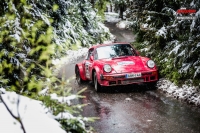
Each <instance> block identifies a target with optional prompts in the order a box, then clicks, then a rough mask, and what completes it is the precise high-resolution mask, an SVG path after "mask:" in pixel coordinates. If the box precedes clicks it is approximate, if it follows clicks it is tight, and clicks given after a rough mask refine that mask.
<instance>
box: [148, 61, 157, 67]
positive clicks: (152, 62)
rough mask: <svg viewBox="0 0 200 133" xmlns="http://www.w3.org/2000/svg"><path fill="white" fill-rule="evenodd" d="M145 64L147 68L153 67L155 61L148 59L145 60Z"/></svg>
mask: <svg viewBox="0 0 200 133" xmlns="http://www.w3.org/2000/svg"><path fill="white" fill-rule="evenodd" d="M147 66H148V67H149V68H154V67H155V62H154V61H152V60H148V61H147Z"/></svg>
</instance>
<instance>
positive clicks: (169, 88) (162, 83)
mask: <svg viewBox="0 0 200 133" xmlns="http://www.w3.org/2000/svg"><path fill="white" fill-rule="evenodd" d="M157 86H158V89H159V90H161V91H163V92H164V93H166V94H167V96H170V97H174V98H176V99H178V100H181V101H185V102H187V103H190V104H194V105H196V106H200V91H199V87H195V86H192V85H186V84H184V85H182V86H181V87H178V86H176V85H175V84H174V83H172V82H170V81H169V80H167V79H160V80H159V81H158V84H157Z"/></svg>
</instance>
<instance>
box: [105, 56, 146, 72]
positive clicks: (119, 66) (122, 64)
mask: <svg viewBox="0 0 200 133" xmlns="http://www.w3.org/2000/svg"><path fill="white" fill-rule="evenodd" d="M102 61H103V62H104V64H109V65H111V67H112V68H113V69H114V71H115V72H116V73H129V72H141V71H144V70H146V67H145V66H144V63H143V61H142V59H141V57H140V56H124V57H117V58H112V59H106V60H102Z"/></svg>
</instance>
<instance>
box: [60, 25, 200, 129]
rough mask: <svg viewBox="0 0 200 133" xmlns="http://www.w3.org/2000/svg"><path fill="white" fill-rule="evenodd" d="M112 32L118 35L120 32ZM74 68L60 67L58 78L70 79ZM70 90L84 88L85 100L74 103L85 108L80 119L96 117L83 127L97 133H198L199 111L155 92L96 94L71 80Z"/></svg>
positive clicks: (134, 87)
mask: <svg viewBox="0 0 200 133" xmlns="http://www.w3.org/2000/svg"><path fill="white" fill-rule="evenodd" d="M111 26H112V25H111ZM113 30H115V32H117V33H118V34H119V32H120V31H121V30H120V29H113ZM121 32H122V31H121ZM126 33H127V34H128V36H130V34H131V33H130V32H129V31H128V32H127V31H126ZM122 41H123V39H122ZM80 61H81V59H80V60H79V61H78V62H80ZM74 65H75V64H68V65H65V66H63V67H62V68H61V70H60V73H59V76H60V77H61V76H65V78H66V79H69V78H70V77H74ZM70 86H71V87H72V90H73V92H74V93H76V92H78V91H79V90H81V89H83V88H87V90H86V91H85V92H83V93H82V95H83V96H85V98H82V99H79V100H77V101H75V103H81V104H87V105H86V106H85V107H83V111H82V112H81V114H82V115H83V116H85V117H99V120H96V121H95V122H93V123H87V125H88V126H92V127H93V128H94V129H95V132H97V133H200V108H197V107H193V106H191V105H187V104H186V103H184V102H180V101H178V100H175V99H172V98H169V97H166V96H165V95H164V94H163V93H161V92H160V91H159V90H149V89H148V87H147V86H139V85H138V86H137V85H131V86H119V87H108V88H104V90H103V92H101V93H97V92H95V90H94V87H93V86H92V84H91V83H88V82H86V83H85V84H83V85H78V84H77V83H76V81H75V80H74V79H73V78H72V80H70Z"/></svg>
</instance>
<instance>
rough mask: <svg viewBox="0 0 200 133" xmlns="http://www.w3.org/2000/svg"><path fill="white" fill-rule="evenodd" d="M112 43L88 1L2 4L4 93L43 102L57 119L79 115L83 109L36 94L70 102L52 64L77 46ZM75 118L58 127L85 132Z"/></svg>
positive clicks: (0, 76)
mask: <svg viewBox="0 0 200 133" xmlns="http://www.w3.org/2000/svg"><path fill="white" fill-rule="evenodd" d="M108 38H109V33H108V31H107V29H106V28H105V27H104V25H103V24H102V23H101V18H100V17H98V16H97V15H96V12H95V11H94V9H93V8H92V6H91V4H90V3H89V2H88V1H87V0H81V1H79V0H42V1H40V0H1V2H0V88H1V87H2V88H5V89H6V90H8V91H15V92H16V93H18V94H21V95H25V96H28V97H31V98H34V99H37V100H41V101H43V103H44V104H45V105H46V106H47V107H48V108H49V109H51V111H52V112H53V114H54V115H57V114H59V113H62V112H68V113H77V111H78V110H77V108H80V107H81V106H72V105H71V106H69V105H67V104H61V103H59V102H58V101H56V100H52V99H51V98H50V96H49V95H44V96H41V95H39V94H38V92H40V91H41V90H42V89H44V88H49V91H48V92H47V94H48V93H51V92H54V93H57V94H60V95H62V96H69V95H70V89H67V87H66V86H67V85H66V83H65V81H63V80H62V81H60V80H59V79H57V78H56V77H55V75H53V74H52V69H53V65H52V59H55V58H59V57H61V56H63V55H66V51H67V50H68V49H73V48H77V47H78V45H79V46H81V45H82V46H88V45H91V44H95V43H101V42H102V41H104V40H105V39H108ZM57 90H59V92H58V91H57ZM64 94H65V95H64ZM79 94H80V93H79ZM79 94H78V96H77V98H78V97H79ZM0 95H1V94H0ZM79 110H80V109H79ZM72 118H73V119H59V120H58V121H60V123H62V125H63V128H64V129H65V130H66V131H73V132H86V130H85V127H84V124H83V118H81V117H79V118H77V119H76V117H72ZM87 120H88V119H87Z"/></svg>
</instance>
